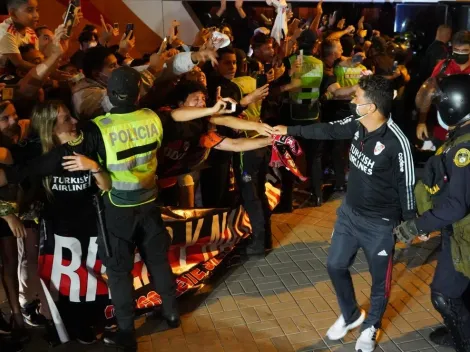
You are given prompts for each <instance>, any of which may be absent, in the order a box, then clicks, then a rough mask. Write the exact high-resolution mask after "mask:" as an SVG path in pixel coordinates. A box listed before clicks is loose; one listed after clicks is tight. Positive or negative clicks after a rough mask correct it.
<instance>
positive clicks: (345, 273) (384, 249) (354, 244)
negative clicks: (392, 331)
mask: <svg viewBox="0 0 470 352" xmlns="http://www.w3.org/2000/svg"><path fill="white" fill-rule="evenodd" d="M337 215H338V218H337V220H336V224H335V227H334V230H333V234H332V240H331V246H330V249H329V251H328V259H327V269H328V274H329V275H330V278H331V281H332V283H333V286H334V288H335V291H336V296H337V299H338V303H339V306H340V308H341V313H342V314H343V317H344V319H345V321H346V322H347V323H351V322H352V321H351V319H353V318H354V316H355V315H356V313H357V310H358V304H357V301H356V295H355V293H354V287H353V283H352V278H351V273H350V272H349V267H350V266H351V265H352V264H353V263H354V259H355V258H356V254H357V251H358V250H359V248H362V249H363V250H364V254H365V256H366V259H367V263H368V264H369V272H370V274H371V276H372V290H371V297H370V303H371V305H370V309H369V313H368V315H367V319H366V320H365V321H364V324H363V329H367V328H368V327H370V326H374V327H376V328H380V325H381V321H382V317H383V315H384V313H385V309H386V307H387V303H388V299H389V296H390V288H391V281H392V268H393V253H394V248H395V238H394V235H393V233H392V231H393V228H394V227H395V226H396V225H397V224H398V222H392V221H390V222H389V223H386V222H385V221H384V220H381V219H373V218H368V217H364V216H362V215H360V214H358V213H357V212H356V211H355V210H354V209H352V208H351V207H350V206H348V205H347V204H346V203H345V202H343V204H342V205H341V207H340V208H339V209H338V211H337Z"/></svg>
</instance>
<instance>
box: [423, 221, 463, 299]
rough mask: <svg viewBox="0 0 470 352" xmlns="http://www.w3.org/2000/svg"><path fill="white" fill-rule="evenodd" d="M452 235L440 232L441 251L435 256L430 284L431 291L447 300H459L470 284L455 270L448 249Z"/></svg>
mask: <svg viewBox="0 0 470 352" xmlns="http://www.w3.org/2000/svg"><path fill="white" fill-rule="evenodd" d="M451 235H452V233H449V232H446V231H445V230H444V231H443V232H442V244H441V250H440V252H439V254H438V256H437V266H436V271H435V272H434V278H433V281H432V283H431V290H432V291H436V292H439V293H441V294H443V295H444V296H446V297H449V298H461V297H462V296H463V294H464V292H465V291H466V290H467V287H468V286H469V284H470V279H469V278H468V277H466V276H465V275H463V274H462V273H460V272H458V271H457V270H455V267H454V264H453V261H452V252H451V249H450V236H451Z"/></svg>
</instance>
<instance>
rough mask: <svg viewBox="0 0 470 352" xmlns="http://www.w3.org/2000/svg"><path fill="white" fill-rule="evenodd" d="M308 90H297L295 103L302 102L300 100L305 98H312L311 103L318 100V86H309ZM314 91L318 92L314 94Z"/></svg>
mask: <svg viewBox="0 0 470 352" xmlns="http://www.w3.org/2000/svg"><path fill="white" fill-rule="evenodd" d="M304 89H308V88H304ZM310 90H311V91H310V92H305V91H303V92H299V93H297V94H298V96H297V104H302V100H306V99H311V100H312V103H314V102H316V101H317V100H318V98H319V97H320V89H318V88H310ZM314 93H318V94H314Z"/></svg>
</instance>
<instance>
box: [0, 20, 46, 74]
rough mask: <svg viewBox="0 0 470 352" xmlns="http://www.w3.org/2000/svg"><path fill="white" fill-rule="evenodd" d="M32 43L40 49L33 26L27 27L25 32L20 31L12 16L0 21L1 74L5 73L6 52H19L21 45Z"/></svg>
mask: <svg viewBox="0 0 470 352" xmlns="http://www.w3.org/2000/svg"><path fill="white" fill-rule="evenodd" d="M26 44H32V45H34V46H35V47H36V49H39V40H38V37H37V36H36V33H35V32H34V30H33V29H31V28H29V27H28V28H26V32H25V34H24V35H23V34H21V33H19V32H18V31H17V30H16V28H15V25H14V24H13V22H12V20H11V18H7V19H6V20H5V21H3V22H2V23H0V74H1V73H3V71H4V69H5V66H6V63H7V57H6V56H5V55H6V54H19V53H20V46H22V45H26Z"/></svg>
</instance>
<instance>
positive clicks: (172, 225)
mask: <svg viewBox="0 0 470 352" xmlns="http://www.w3.org/2000/svg"><path fill="white" fill-rule="evenodd" d="M266 194H267V196H268V200H269V203H270V206H271V208H274V207H275V206H276V205H277V203H278V202H279V198H280V191H279V189H277V188H275V187H274V186H272V184H271V183H269V182H267V183H266ZM162 214H163V215H162V216H163V220H164V221H165V224H166V227H167V230H168V232H169V233H170V235H171V237H172V245H171V247H170V250H169V253H168V257H169V261H170V264H171V267H172V269H173V272H174V273H175V275H176V276H177V279H176V284H177V296H180V295H182V294H184V293H186V292H188V291H190V290H192V289H195V288H198V287H199V286H200V284H201V283H202V282H203V281H204V280H205V279H207V278H208V277H209V276H210V275H211V273H212V272H213V270H214V269H215V268H216V267H217V266H218V265H219V264H220V263H221V262H222V260H223V259H224V258H225V257H226V256H227V254H229V253H230V252H231V251H232V250H233V249H234V248H235V246H236V245H237V244H238V243H239V242H240V241H242V240H243V239H245V238H247V237H248V236H249V235H250V234H251V225H250V221H249V218H248V216H247V214H246V213H245V211H244V209H243V207H241V206H239V207H238V208H235V209H169V208H164V209H162ZM90 228H93V226H90ZM43 231H44V232H45V233H46V234H47V235H46V236H43V243H41V253H40V258H39V273H40V277H41V279H42V282H43V285H44V286H43V287H44V288H45V289H46V291H47V292H46V296H48V297H49V300H50V301H49V307H50V308H51V312H52V313H53V316H54V321H55V323H56V327H57V328H58V330H62V329H63V328H64V326H65V328H67V327H68V325H69V324H74V322H75V321H76V320H77V316H81V317H82V318H83V319H84V320H86V325H87V326H93V325H95V324H94V321H93V320H102V321H104V322H105V321H106V320H108V319H111V318H113V317H114V309H113V306H112V303H111V300H110V294H109V290H108V286H107V284H106V268H105V267H104V266H103V264H102V263H101V260H100V259H99V257H98V254H97V252H98V245H97V241H96V240H97V234H91V236H87V235H83V234H72V235H70V236H63V235H62V236H59V235H57V234H49V233H47V229H43ZM132 275H133V278H134V293H135V300H136V307H137V309H146V308H151V307H156V306H158V305H160V304H161V300H160V296H159V295H158V292H155V291H154V289H153V287H152V284H151V281H152V280H151V278H150V277H149V273H148V271H147V267H146V265H145V264H144V262H143V261H142V259H141V257H140V255H139V253H138V252H136V254H135V263H134V269H133V272H132ZM59 336H60V337H61V340H62V342H66V341H67V340H68V337H67V333H66V332H64V331H59Z"/></svg>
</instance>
